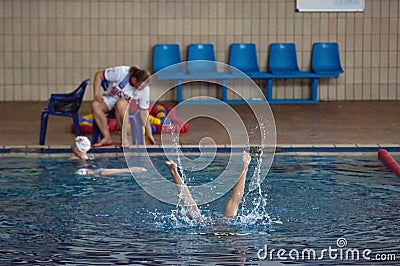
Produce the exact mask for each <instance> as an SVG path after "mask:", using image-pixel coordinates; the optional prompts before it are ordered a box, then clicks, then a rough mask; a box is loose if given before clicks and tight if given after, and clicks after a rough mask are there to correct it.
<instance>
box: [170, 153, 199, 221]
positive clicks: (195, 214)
mask: <svg viewBox="0 0 400 266" xmlns="http://www.w3.org/2000/svg"><path fill="white" fill-rule="evenodd" d="M165 164H166V165H167V166H168V168H169V170H170V172H171V175H172V177H173V179H174V183H175V185H176V189H177V190H178V194H179V195H180V196H181V199H182V202H183V206H184V207H185V209H186V214H187V215H188V216H189V217H190V218H192V219H200V218H201V214H200V210H199V208H198V207H197V204H196V202H195V201H194V199H193V198H192V194H190V191H189V189H188V187H187V186H186V185H185V184H184V183H183V180H182V178H181V177H180V176H179V173H178V167H177V165H176V163H175V162H174V161H172V160H170V161H166V162H165Z"/></svg>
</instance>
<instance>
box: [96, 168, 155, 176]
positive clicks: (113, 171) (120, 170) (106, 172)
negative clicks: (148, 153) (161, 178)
mask: <svg viewBox="0 0 400 266" xmlns="http://www.w3.org/2000/svg"><path fill="white" fill-rule="evenodd" d="M146 171H147V170H146V168H143V167H136V166H134V167H129V168H116V169H113V168H111V169H100V171H99V175H101V176H104V175H116V174H122V173H130V172H146Z"/></svg>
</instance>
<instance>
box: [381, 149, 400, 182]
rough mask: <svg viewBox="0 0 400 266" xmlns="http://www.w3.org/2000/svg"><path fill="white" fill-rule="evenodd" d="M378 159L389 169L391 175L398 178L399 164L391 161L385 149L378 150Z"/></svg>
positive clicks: (399, 175)
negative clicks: (393, 174)
mask: <svg viewBox="0 0 400 266" xmlns="http://www.w3.org/2000/svg"><path fill="white" fill-rule="evenodd" d="M378 158H379V159H380V160H381V161H382V162H383V164H384V165H385V166H386V167H387V168H389V169H390V170H391V171H392V172H393V173H395V174H396V175H397V176H398V177H400V164H399V163H398V162H397V161H396V160H395V159H393V157H392V156H391V155H390V154H389V153H388V151H387V150H385V149H380V150H379V151H378Z"/></svg>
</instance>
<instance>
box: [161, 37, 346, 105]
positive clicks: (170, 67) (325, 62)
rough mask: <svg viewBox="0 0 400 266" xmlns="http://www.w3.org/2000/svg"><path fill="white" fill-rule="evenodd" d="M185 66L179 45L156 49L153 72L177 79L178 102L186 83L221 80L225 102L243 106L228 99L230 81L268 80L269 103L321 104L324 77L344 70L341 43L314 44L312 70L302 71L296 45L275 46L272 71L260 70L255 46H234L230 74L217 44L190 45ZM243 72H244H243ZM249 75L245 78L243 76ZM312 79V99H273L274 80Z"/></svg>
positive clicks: (271, 56) (163, 77)
mask: <svg viewBox="0 0 400 266" xmlns="http://www.w3.org/2000/svg"><path fill="white" fill-rule="evenodd" d="M180 63H182V60H181V51H180V47H179V45H178V44H157V45H155V46H154V54H153V71H154V72H155V73H157V78H158V79H160V80H176V82H177V85H176V88H177V96H176V97H177V101H178V102H182V101H183V98H182V87H183V81H184V80H199V79H221V80H222V93H221V95H222V96H221V97H222V100H223V101H225V102H227V103H243V101H242V100H228V99H227V80H229V79H235V78H236V79H237V78H243V77H250V78H253V79H266V80H267V83H266V97H267V100H268V102H269V103H317V102H318V83H319V79H320V78H338V77H339V75H340V74H341V73H343V72H344V71H343V69H342V66H341V63H340V55H339V46H338V44H337V43H334V42H329V43H314V44H313V46H312V57H311V70H309V71H301V70H300V68H299V66H298V62H297V52H296V45H295V44H294V43H272V44H270V49H269V59H268V71H260V68H259V65H258V58H257V49H256V45H255V44H254V43H233V44H231V45H230V51H229V67H230V68H229V69H228V71H222V72H221V71H218V68H217V62H216V60H215V50H214V46H213V44H190V45H189V46H188V53H187V63H186V64H180ZM238 70H240V71H241V72H240V73H239V71H238ZM242 72H243V73H245V74H246V75H243V73H242ZM289 78H292V79H295V78H297V79H304V78H307V79H311V92H310V98H308V99H273V97H272V85H273V79H289Z"/></svg>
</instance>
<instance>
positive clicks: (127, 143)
mask: <svg viewBox="0 0 400 266" xmlns="http://www.w3.org/2000/svg"><path fill="white" fill-rule="evenodd" d="M129 146H130V145H129V142H122V144H121V148H129Z"/></svg>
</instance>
